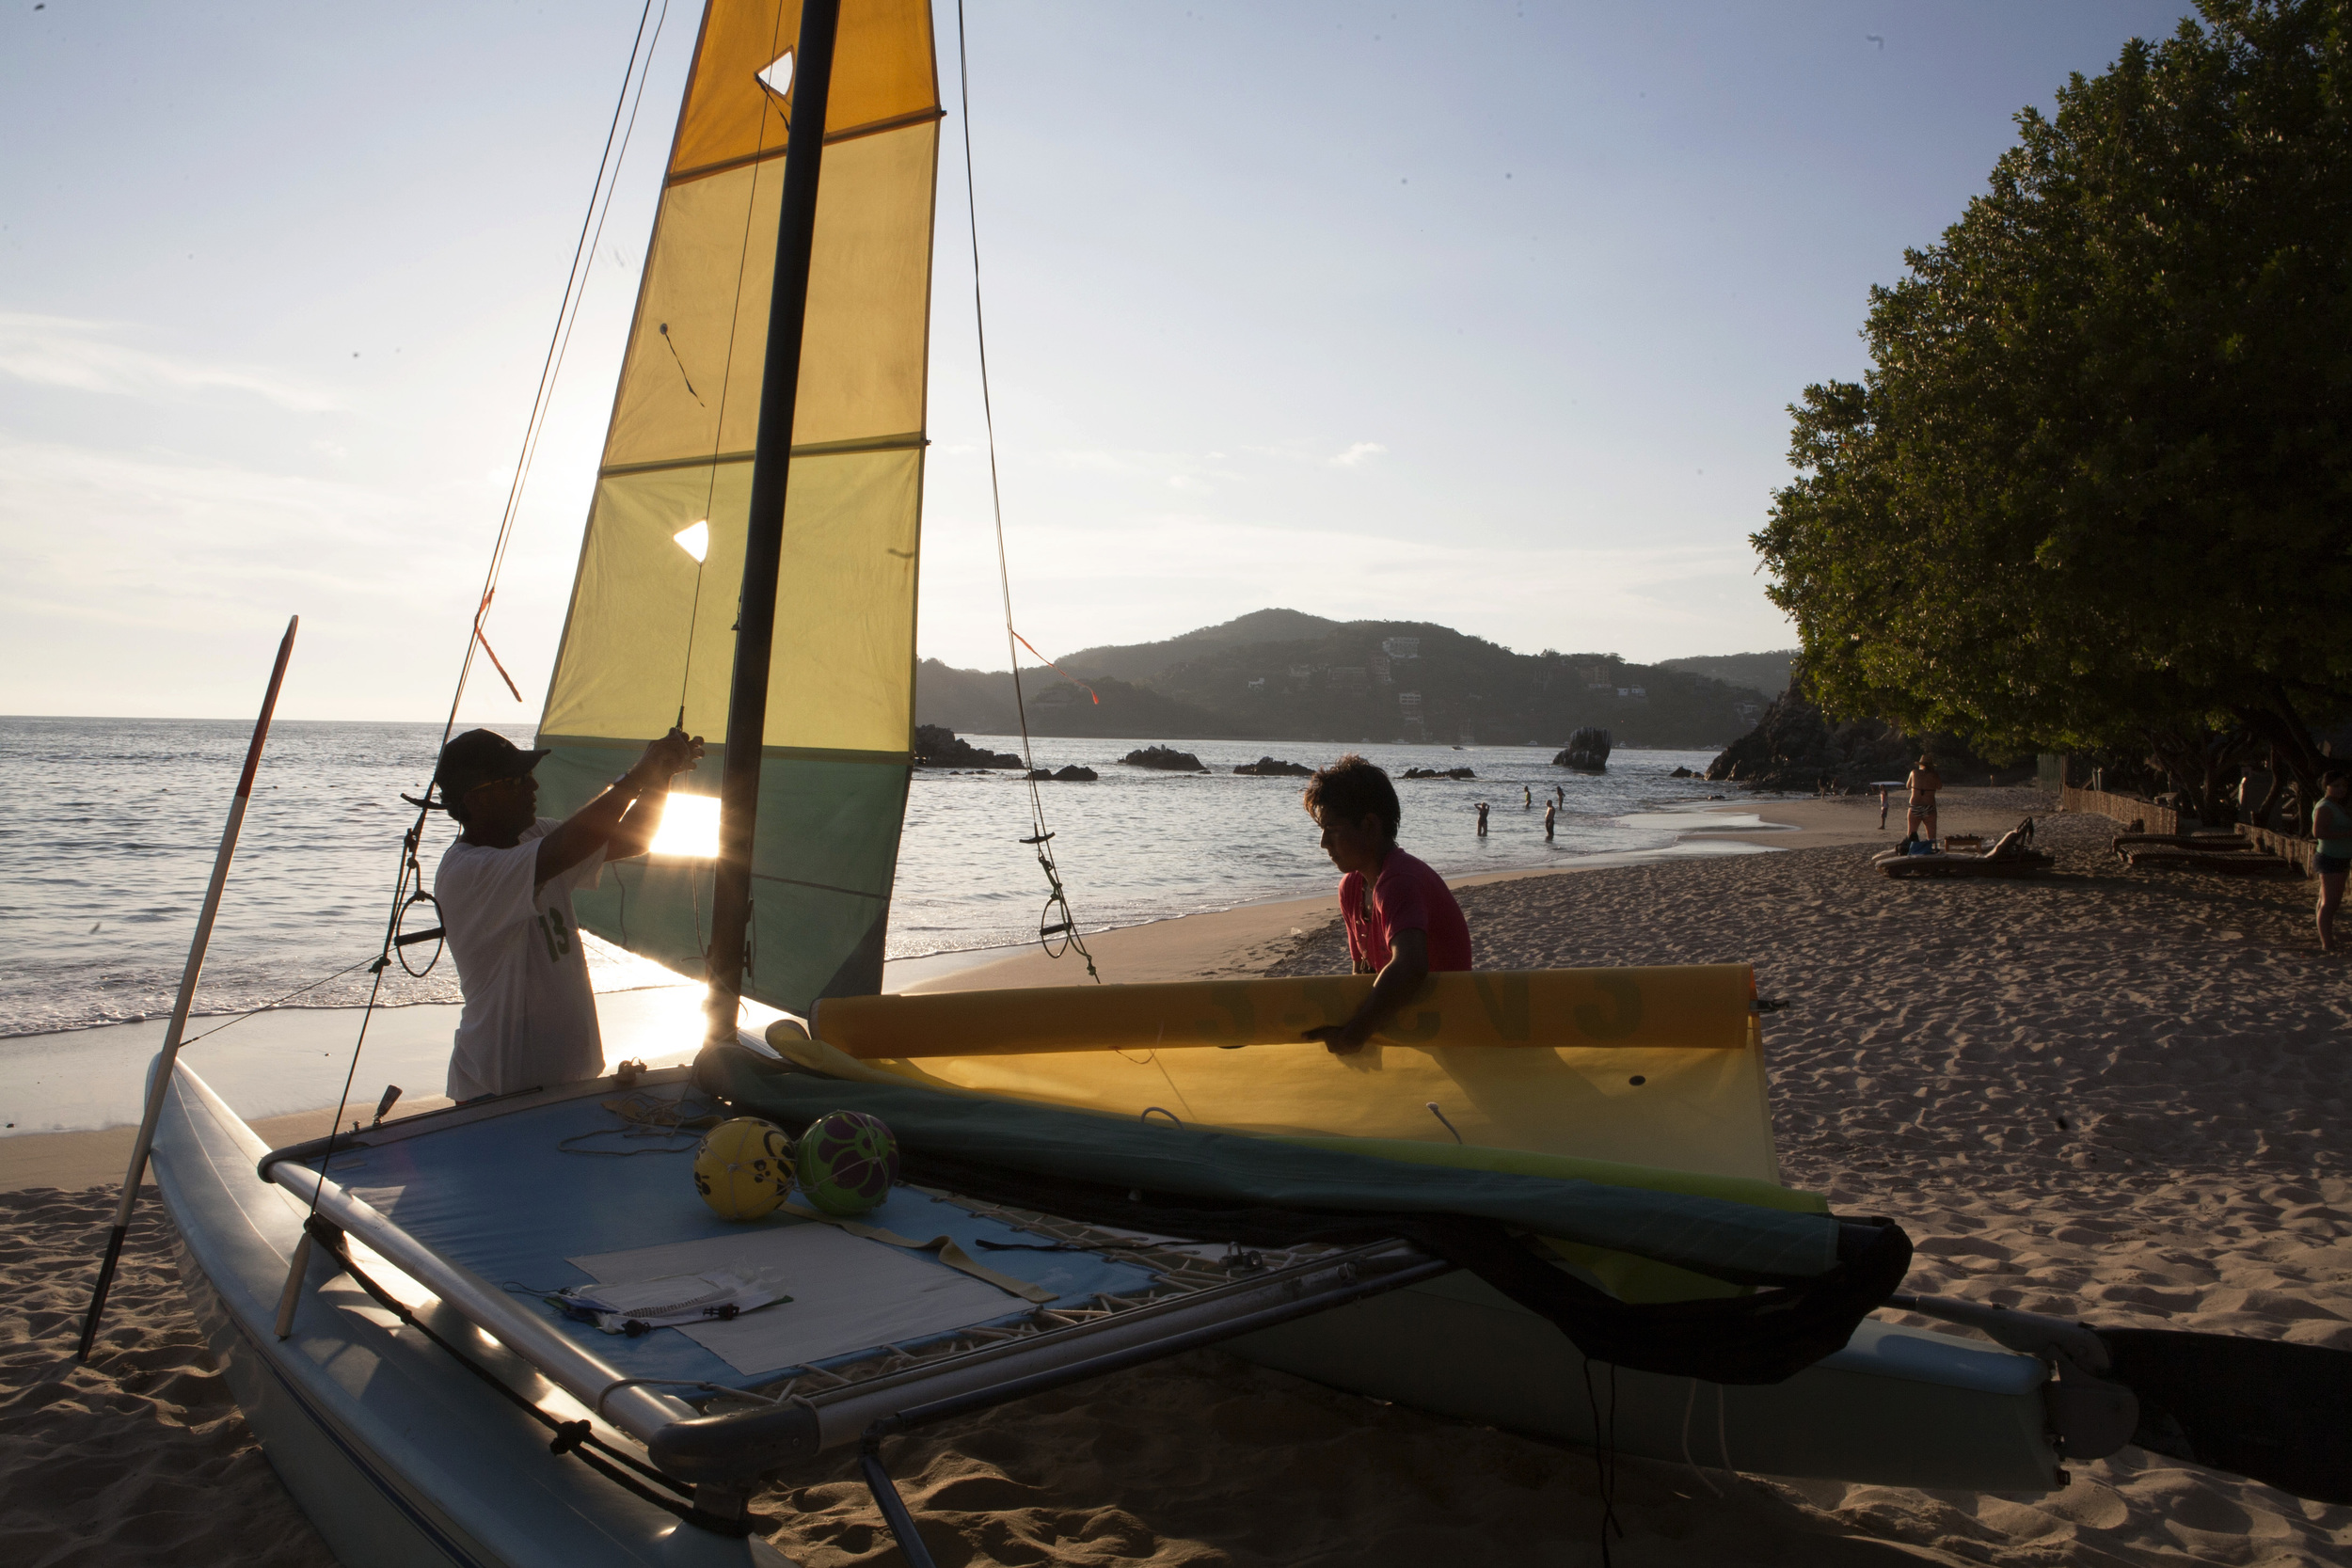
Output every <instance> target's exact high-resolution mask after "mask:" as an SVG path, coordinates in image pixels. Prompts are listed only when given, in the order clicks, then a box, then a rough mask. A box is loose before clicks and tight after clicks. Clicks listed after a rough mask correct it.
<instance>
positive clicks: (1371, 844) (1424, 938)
mask: <svg viewBox="0 0 2352 1568" xmlns="http://www.w3.org/2000/svg"><path fill="white" fill-rule="evenodd" d="M1306 806H1307V815H1308V816H1311V817H1313V818H1314V819H1315V822H1316V824H1317V825H1318V826H1319V827H1321V828H1322V829H1323V850H1324V853H1326V854H1327V855H1329V856H1330V857H1331V863H1332V864H1333V865H1336V866H1338V867H1339V868H1340V870H1341V872H1342V873H1343V875H1342V876H1341V878H1340V916H1341V919H1342V920H1343V922H1344V923H1345V925H1346V927H1347V955H1348V957H1349V958H1351V959H1353V960H1354V962H1355V972H1356V973H1357V974H1376V975H1378V976H1379V978H1378V979H1377V980H1375V981H1374V982H1373V987H1372V994H1371V995H1370V996H1367V997H1366V998H1364V1002H1363V1006H1359V1007H1358V1008H1357V1009H1356V1016H1355V1017H1353V1018H1351V1019H1349V1020H1348V1021H1347V1022H1345V1023H1332V1024H1326V1025H1324V1026H1323V1027H1321V1028H1317V1029H1310V1030H1308V1031H1307V1037H1308V1038H1310V1039H1319V1040H1321V1041H1323V1043H1324V1044H1325V1045H1326V1046H1327V1047H1329V1048H1330V1050H1331V1051H1332V1053H1334V1054H1338V1055H1347V1054H1349V1053H1353V1052H1357V1051H1360V1050H1362V1049H1363V1046H1364V1042H1365V1041H1366V1040H1369V1039H1370V1038H1372V1037H1373V1036H1374V1035H1375V1034H1377V1033H1379V1031H1380V1030H1381V1028H1382V1027H1383V1026H1385V1025H1386V1024H1387V1023H1388V1022H1389V1021H1390V1020H1391V1019H1392V1018H1394V1017H1395V1016H1396V1013H1397V1009H1399V1008H1400V1007H1402V1006H1405V1004H1406V1003H1407V1002H1410V1001H1411V1000H1412V999H1413V996H1414V994H1415V993H1416V992H1418V991H1419V990H1421V986H1422V981H1423V980H1425V979H1427V978H1428V977H1429V973H1430V971H1432V970H1452V969H1468V968H1470V923H1469V922H1468V921H1466V920H1464V919H1463V918H1462V906H1461V905H1459V904H1457V903H1455V902H1454V893H1453V890H1452V889H1450V888H1448V887H1447V886H1446V885H1445V879H1444V878H1442V877H1440V876H1438V874H1437V873H1436V872H1435V871H1432V870H1431V869H1429V866H1428V865H1427V863H1424V862H1423V861H1422V860H1421V859H1419V858H1418V857H1417V856H1413V855H1408V854H1406V852H1405V851H1404V850H1402V849H1400V848H1398V847H1396V830H1397V823H1398V821H1399V819H1400V818H1401V817H1402V816H1404V812H1403V809H1402V808H1401V807H1400V806H1399V805H1398V804H1397V800H1396V786H1395V785H1394V784H1391V783H1390V782H1389V776H1388V774H1386V773H1384V772H1382V771H1381V770H1380V769H1379V768H1376V767H1375V766H1374V765H1373V764H1372V763H1370V762H1367V761H1365V760H1364V759H1363V758H1362V757H1359V756H1358V755H1356V754H1355V753H1354V752H1350V753H1348V754H1347V755H1346V756H1343V757H1342V758H1340V760H1339V761H1337V762H1335V763H1333V764H1331V765H1330V766H1329V767H1328V768H1323V769H1321V770H1320V771H1318V772H1317V773H1316V774H1315V776H1314V777H1313V778H1311V779H1310V780H1308V781H1307V794H1306Z"/></svg>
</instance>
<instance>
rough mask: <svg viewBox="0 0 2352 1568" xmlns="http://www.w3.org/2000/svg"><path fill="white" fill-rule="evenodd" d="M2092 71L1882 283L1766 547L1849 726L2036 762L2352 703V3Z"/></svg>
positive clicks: (1808, 436)
mask: <svg viewBox="0 0 2352 1568" xmlns="http://www.w3.org/2000/svg"><path fill="white" fill-rule="evenodd" d="M2201 11H2202V14H2203V18H2204V22H2203V24H2202V25H2199V24H2197V23H2194V22H2186V23H2184V24H2182V26H2181V28H2180V30H2179V32H2178V33H2177V34H2176V35H2175V36H2174V37H2172V38H2171V39H2170V40H2168V41H2166V42H2164V43H2162V44H2153V45H2152V44H2149V43H2147V42H2144V41H2141V40H2134V41H2133V42H2132V43H2131V44H2129V45H2128V46H2126V48H2125V49H2124V50H2123V52H2122V56H2121V58H2119V59H2118V60H2117V62H2116V64H2115V66H2114V68H2113V69H2112V70H2110V71H2107V72H2106V73H2105V74H2104V75H2101V76H2099V77H2097V78H2095V79H2091V80H2086V79H2085V78H2083V77H2082V76H2080V75H2076V76H2074V78H2073V79H2072V80H2071V81H2070V82H2069V83H2068V85H2067V86H2066V87H2063V88H2061V89H2060V91H2059V93H2058V112H2057V115H2056V117H2055V119H2045V118H2044V117H2042V115H2041V114H2040V113H2038V112H2037V111H2035V110H2033V109H2027V110H2026V111H2024V112H2023V113H2022V114H2020V115H2019V116H2018V126H2019V130H2020V133H2021V134H2020V136H2019V139H2018V143H2017V145H2016V146H2015V147H2013V148H2011V149H2010V150H2009V151H2008V152H2006V153H2004V154H2003V155H2002V157H2001V160H2000V162H1999V163H1998V164H1997V165H1996V166H1994V171H1993V177H1992V181H1991V184H1990V188H1989V189H1988V190H1987V191H1986V192H1985V193H1984V194H1983V195H1981V196H1979V197H1977V198H1974V199H1972V200H1971V201H1970V202H1969V204H1968V208H1967V211H1966V213H1965V214H1963V216H1962V218H1961V220H1960V221H1959V222H1958V223H1956V224H1954V225H1953V226H1952V227H1951V228H1950V229H1948V230H1946V231H1945V234H1944V237H1943V241H1942V243H1941V244H1938V245H1931V246H1929V247H1927V248H1924V249H1919V250H1913V251H1910V252H1908V253H1906V255H1905V258H1904V260H1905V261H1906V263H1907V266H1908V269H1909V275H1908V276H1907V277H1904V278H1902V279H1901V280H1900V281H1899V282H1898V283H1896V284H1895V285H1894V286H1893V287H1891V288H1878V289H1873V290H1872V291H1871V302H1870V313H1869V319H1868V325H1867V328H1866V329H1865V334H1864V336H1865V338H1866V339H1867V342H1868V344H1869V350H1870V359H1871V369H1870V371H1869V372H1868V374H1867V378H1866V379H1865V381H1864V382H1863V383H1862V384H1861V385H1859V386H1855V385H1852V384H1850V383H1843V382H1831V383H1828V384H1825V385H1821V386H1815V387H1808V388H1805V391H1804V400H1803V402H1802V403H1801V404H1796V405H1794V406H1792V407H1791V409H1790V413H1791V414H1792V415H1793V416H1794V418H1795V432H1794V436H1793V438H1792V442H1791V450H1790V461H1791V463H1792V464H1793V465H1794V466H1795V467H1797V468H1798V469H1799V470H1800V477H1799V478H1798V479H1797V480H1796V481H1795V482H1794V483H1791V484H1789V485H1788V487H1787V488H1786V489H1783V490H1781V491H1779V492H1778V493H1777V494H1776V495H1775V497H1774V503H1773V507H1772V517H1771V521H1770V522H1769V523H1768V524H1767V526H1766V527H1765V528H1764V529H1763V531H1761V532H1759V533H1757V534H1756V536H1755V539H1754V543H1755V544H1756V548H1757V550H1758V551H1759V552H1760V553H1761V554H1762V555H1763V557H1764V559H1765V561H1766V562H1767V563H1768V564H1769V565H1770V566H1771V568H1772V574H1773V577H1774V578H1775V580H1774V582H1773V584H1772V588H1771V590H1770V592H1771V594H1772V599H1773V602H1775V603H1776V604H1778V605H1780V606H1781V607H1782V608H1783V609H1784V610H1788V612H1789V613H1790V615H1791V616H1792V617H1793V618H1794V619H1795V621H1796V623H1797V626H1798V628H1799V631H1800V633H1801V635H1802V637H1803V640H1804V668H1805V671H1806V673H1807V677H1808V679H1809V680H1810V681H1811V683H1812V688H1813V690H1814V692H1815V694H1816V695H1817V696H1818V697H1819V698H1820V700H1821V701H1822V703H1823V704H1824V705H1826V706H1828V707H1829V708H1831V709H1832V710H1833V711H1840V712H1846V713H1850V714H1864V713H1867V714H1872V715H1875V716H1877V717H1881V718H1884V719H1886V720H1889V721H1894V722H1896V723H1899V724H1901V725H1902V726H1904V727H1905V728H1906V729H1910V730H1913V731H1926V730H1945V731H1951V732H1956V733H1959V734H1962V735H1967V736H1975V737H1977V739H1978V740H1979V744H1980V745H1982V746H1984V747H1987V748H1990V749H1992V750H1994V751H1996V752H1997V751H2007V752H2023V751H2027V750H2033V749H2050V750H2058V749H2090V748H2097V747H2102V746H2109V745H2115V744H2119V743H2125V742H2134V743H2136V742H2137V741H2138V740H2140V739H2141V738H2142V737H2144V736H2146V735H2147V734H2148V733H2150V732H2151V731H2153V730H2159V729H2164V728H2168V727H2169V728H2170V729H2172V730H2173V731H2175V732H2176V733H2177V732H2178V731H2180V730H2181V729H2183V728H2189V727H2195V726H2198V725H2200V724H2202V723H2204V722H2208V721H2210V722H2216V723H2224V724H2229V723H2234V724H2241V725H2247V726H2250V727H2252V728H2253V729H2255V730H2257V731H2259V732H2260V733H2262V734H2263V735H2264V736H2266V737H2267V738H2269V739H2271V740H2273V741H2274V742H2275V743H2277V744H2280V746H2282V747H2290V748H2295V747H2299V748H2300V755H2299V756H2298V755H2295V754H2292V753H2291V754H2290V756H2289V759H2288V760H2289V761H2290V762H2291V763H2292V764H2294V765H2295V766H2296V771H2298V772H2300V771H2303V770H2304V768H2305V766H2306V765H2307V763H2308V762H2309V761H2310V759H2311V753H2310V746H2309V740H2308V734H2307V731H2306V729H2305V721H2306V720H2307V719H2313V718H2317V717H2319V716H2322V715H2333V714H2337V713H2341V712H2343V711H2344V710H2345V709H2346V708H2352V506H2348V505H2347V503H2352V450H2347V446H2346V436H2347V434H2348V433H2352V289H2348V288H2347V285H2348V284H2352V118H2348V117H2347V103H2346V97H2347V92H2352V5H2348V4H2347V3H2346V0H2205V3H2204V4H2202V5H2201Z"/></svg>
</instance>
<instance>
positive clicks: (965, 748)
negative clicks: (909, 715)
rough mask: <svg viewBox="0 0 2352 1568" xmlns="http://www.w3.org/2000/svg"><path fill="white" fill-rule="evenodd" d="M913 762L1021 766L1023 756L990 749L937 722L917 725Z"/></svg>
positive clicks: (946, 765)
mask: <svg viewBox="0 0 2352 1568" xmlns="http://www.w3.org/2000/svg"><path fill="white" fill-rule="evenodd" d="M914 766H915V767H917V768H1018V767H1020V766H1021V759H1020V758H1019V757H1017V756H1014V755H1013V754H1012V753H1011V752H987V751H982V750H981V749H980V748H979V747H977V746H975V745H973V744H972V743H971V742H970V741H968V740H959V739H957V738H956V732H955V731H953V730H947V729H942V728H940V726H938V725H937V724H917V725H916V726H915V727H914Z"/></svg>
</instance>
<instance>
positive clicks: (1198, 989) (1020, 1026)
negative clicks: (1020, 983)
mask: <svg viewBox="0 0 2352 1568" xmlns="http://www.w3.org/2000/svg"><path fill="white" fill-rule="evenodd" d="M1371 990H1372V976H1371V975H1369V974H1339V975H1300V976H1295V977H1292V978H1287V979H1263V980H1183V981H1175V982H1172V983H1169V984H1165V985H1149V986H1056V987H1048V988H1039V989H1033V990H975V991H942V992H935V993H931V994H927V995H921V996H837V997H831V998H828V999H827V1000H826V1001H824V1002H823V1003H821V1004H820V1005H819V1006H818V1010H817V1018H816V1033H817V1036H818V1038H820V1039H822V1040H823V1041H825V1043H826V1044H828V1045H831V1046H833V1047H834V1048H835V1049H836V1050H839V1051H842V1052H845V1053H848V1054H850V1055H851V1056H855V1057H859V1058H861V1059H863V1060H866V1061H880V1060H896V1059H908V1058H914V1057H923V1056H1002V1055H1025V1054H1031V1053H1046V1052H1064V1051H1126V1050H1138V1049H1144V1050H1148V1049H1152V1048H1154V1047H1156V1048H1159V1049H1161V1050H1173V1049H1179V1048H1184V1047H1195V1046H1222V1047H1229V1048H1230V1047H1234V1046H1248V1045H1273V1044H1278V1043H1283V1042H1291V1041H1296V1040H1299V1039H1301V1038H1303V1037H1305V1035H1306V1032H1307V1031H1308V1030H1310V1029H1312V1028H1315V1027H1317V1026H1319V1025H1324V1024H1333V1023H1343V1022H1346V1021H1347V1019H1348V1017H1349V1015H1351V1014H1352V1013H1354V1012H1355V1010H1356V1008H1357V1007H1358V1006H1359V1005H1360V1004H1361V1003H1362V1001H1363V999H1364V997H1365V996H1366V994H1368V993H1369V992H1370V991H1371ZM1754 995H1755V982H1754V979H1753V972H1752V971H1751V970H1750V969H1749V968H1748V967H1747V966H1746V965H1744V964H1683V965H1676V966H1672V967H1665V968H1653V969H1537V970H1482V971H1467V972H1462V973H1455V974H1432V975H1431V976H1430V977H1429V980H1428V982H1427V984H1425V985H1424V986H1423V987H1422V992H1421V994H1420V995H1419V996H1417V997H1415V998H1414V1000H1413V1001H1412V1002H1411V1003H1409V1004H1407V1005H1406V1008H1405V1010H1404V1012H1403V1013H1402V1014H1401V1015H1400V1016H1399V1017H1398V1018H1397V1019H1396V1020H1395V1021H1394V1022H1392V1023H1391V1024H1390V1026H1389V1027H1388V1028H1387V1029H1385V1030H1383V1031H1382V1032H1381V1033H1380V1034H1379V1035H1378V1036H1377V1037H1375V1038H1376V1040H1377V1042H1378V1043H1381V1044H1384V1045H1405V1046H1414V1045H1418V1046H1432V1047H1446V1048H1453V1047H1460V1046H1495V1047H1520V1048H1534V1049H1541V1050H1556V1049H1561V1048H1580V1047H1608V1048H1614V1049H1632V1048H1660V1047H1662V1048H1667V1049H1680V1050H1700V1051H1737V1050H1740V1049H1741V1048H1742V1047H1744V1046H1745V1045H1746V1044H1747V1043H1748V1019H1749V1016H1750V1001H1751V999H1752V998H1753V997H1754Z"/></svg>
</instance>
